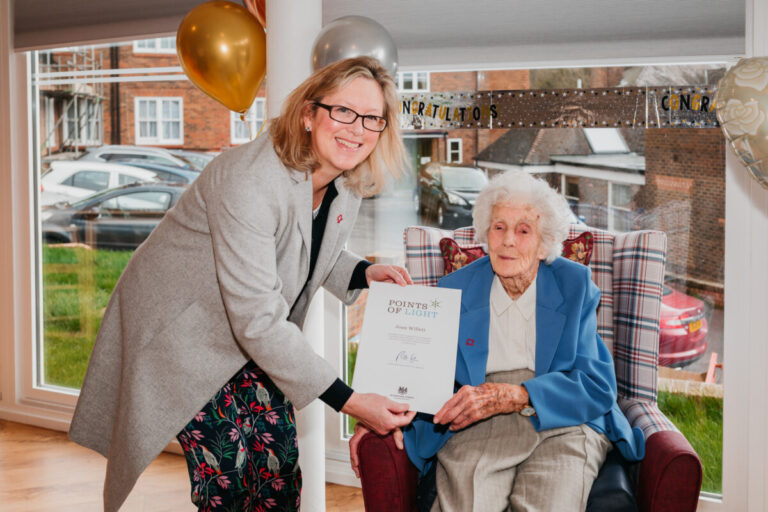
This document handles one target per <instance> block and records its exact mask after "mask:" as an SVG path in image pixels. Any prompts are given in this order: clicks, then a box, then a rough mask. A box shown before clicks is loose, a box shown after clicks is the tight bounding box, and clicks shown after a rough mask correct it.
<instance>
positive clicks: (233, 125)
mask: <svg viewBox="0 0 768 512" xmlns="http://www.w3.org/2000/svg"><path fill="white" fill-rule="evenodd" d="M259 108H261V117H259V116H258V115H257V114H258V110H259ZM242 122H243V121H240V114H238V113H237V112H230V113H229V134H230V142H231V143H232V144H245V143H246V142H250V141H251V140H253V139H252V138H248V137H236V136H235V133H236V132H237V126H238V124H239V123H242ZM266 122H267V99H266V98H264V97H258V98H256V99H255V100H253V105H251V108H249V109H248V112H246V113H245V123H248V125H250V128H251V137H253V138H256V135H257V134H258V133H259V131H260V130H261V128H262V127H263V126H264V123H266Z"/></svg>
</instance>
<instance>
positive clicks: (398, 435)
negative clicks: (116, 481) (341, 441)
mask: <svg viewBox="0 0 768 512" xmlns="http://www.w3.org/2000/svg"><path fill="white" fill-rule="evenodd" d="M368 432H370V430H369V429H367V428H366V427H365V425H363V424H362V423H357V424H356V425H355V435H353V436H352V439H350V440H349V461H350V462H351V463H352V471H354V472H355V476H356V477H357V478H360V458H359V457H358V455H357V446H358V445H359V444H360V440H361V439H362V438H363V436H364V435H365V434H367V433H368ZM392 437H393V438H394V440H395V446H397V449H398V450H402V449H404V448H405V445H404V444H403V431H402V430H400V428H396V429H395V430H394V432H392Z"/></svg>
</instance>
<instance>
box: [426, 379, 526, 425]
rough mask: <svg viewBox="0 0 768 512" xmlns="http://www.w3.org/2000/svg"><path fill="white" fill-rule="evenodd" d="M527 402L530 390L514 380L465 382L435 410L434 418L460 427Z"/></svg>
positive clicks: (441, 422) (438, 421)
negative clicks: (475, 383) (473, 383)
mask: <svg viewBox="0 0 768 512" xmlns="http://www.w3.org/2000/svg"><path fill="white" fill-rule="evenodd" d="M527 403H528V391H527V390H526V389H525V387H523V386H517V385H514V384H503V383H492V382H486V383H484V384H481V385H479V386H477V387H475V386H462V388H461V389H459V391H458V392H457V393H456V394H455V395H453V396H452V397H451V398H450V400H448V401H447V402H445V404H444V405H443V407H442V408H441V409H440V410H439V411H437V414H435V418H434V420H433V421H434V422H435V423H439V424H441V425H447V424H450V427H449V428H450V429H451V430H461V429H462V428H465V427H468V426H469V425H472V424H473V423H476V422H478V421H480V420H484V419H485V418H490V417H491V416H494V415H496V414H505V413H510V412H519V411H520V410H522V408H523V407H524V406H525V405H526V404H527Z"/></svg>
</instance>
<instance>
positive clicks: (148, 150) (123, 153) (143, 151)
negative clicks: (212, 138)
mask: <svg viewBox="0 0 768 512" xmlns="http://www.w3.org/2000/svg"><path fill="white" fill-rule="evenodd" d="M78 160H79V161H84V162H119V161H120V160H147V161H150V162H156V163H158V164H163V165H171V166H173V167H181V168H182V169H193V170H194V169H196V167H195V166H194V165H192V164H191V163H189V162H187V161H186V160H184V159H183V158H179V157H178V156H175V155H173V154H171V153H170V151H168V150H167V149H163V148H152V147H147V146H124V145H116V144H113V145H106V146H100V147H97V148H88V150H87V151H86V152H85V153H83V155H82V156H81V157H80V158H78Z"/></svg>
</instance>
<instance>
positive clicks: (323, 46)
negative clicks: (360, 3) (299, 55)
mask: <svg viewBox="0 0 768 512" xmlns="http://www.w3.org/2000/svg"><path fill="white" fill-rule="evenodd" d="M363 55H365V56H369V57H375V58H377V59H379V62H381V64H382V65H383V66H384V67H385V68H386V69H387V71H389V72H390V74H391V75H392V76H393V77H394V76H395V73H396V72H397V46H395V42H394V41H393V40H392V36H390V35H389V32H387V29H385V28H384V27H382V26H381V25H380V24H379V23H377V22H376V21H374V20H372V19H371V18H366V17H365V16H343V17H341V18H338V19H335V20H333V21H332V22H330V23H328V24H327V25H326V26H324V27H323V29H322V30H321V31H320V34H319V35H318V36H317V39H315V44H314V46H313V50H312V67H313V69H314V70H315V71H317V70H318V69H320V68H322V67H324V66H327V65H328V64H331V63H332V62H336V61H338V60H342V59H348V58H350V57H360V56H363Z"/></svg>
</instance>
